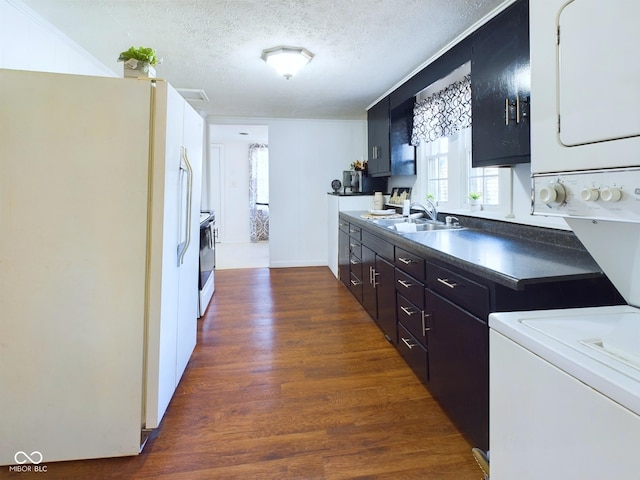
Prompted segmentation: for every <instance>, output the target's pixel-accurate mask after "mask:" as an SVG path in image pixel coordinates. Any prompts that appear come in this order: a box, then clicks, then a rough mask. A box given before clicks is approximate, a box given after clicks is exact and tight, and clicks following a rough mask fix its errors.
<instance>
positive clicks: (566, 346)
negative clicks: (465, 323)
mask: <svg viewBox="0 0 640 480" xmlns="http://www.w3.org/2000/svg"><path fill="white" fill-rule="evenodd" d="M530 14H531V17H530V24H531V143H532V152H531V156H532V164H531V167H532V213H533V214H534V215H556V216H562V217H564V218H565V220H566V221H567V223H568V224H569V226H570V227H571V229H572V230H573V231H574V232H575V233H576V235H577V236H578V238H579V239H580V240H581V241H582V243H583V244H584V245H585V247H586V248H587V249H588V250H589V252H590V253H591V255H592V256H593V257H594V259H595V260H596V261H597V262H598V264H599V265H600V267H601V268H602V269H603V271H604V272H605V273H606V274H607V276H608V277H609V278H610V279H611V281H612V282H613V283H614V285H615V286H616V287H617V288H618V290H619V292H620V293H621V294H622V296H623V297H624V298H625V300H626V301H627V303H628V305H626V306H614V307H596V308H581V309H567V310H554V311H535V312H509V313H494V314H491V316H490V317H489V325H490V327H491V330H490V427H489V431H490V450H491V478H492V480H513V479H518V480H527V479H537V480H538V479H545V480H554V479H563V480H565V479H574V478H575V479H578V478H579V479H580V480H590V479H593V480H595V479H603V478H607V479H620V480H626V479H631V478H639V474H638V471H639V467H638V459H637V451H638V450H637V449H638V446H639V445H640V308H638V307H639V306H640V88H639V86H640V67H639V62H637V61H636V57H637V55H636V48H637V46H638V45H640V29H638V27H637V18H638V17H640V4H638V3H637V2H635V1H632V0H612V1H611V2H606V4H604V3H603V2H600V1H599V0H572V1H567V0H548V1H547V2H539V1H538V2H536V1H533V2H531V4H530Z"/></svg>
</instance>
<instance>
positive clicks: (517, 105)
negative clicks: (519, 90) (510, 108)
mask: <svg viewBox="0 0 640 480" xmlns="http://www.w3.org/2000/svg"><path fill="white" fill-rule="evenodd" d="M516 123H520V95H516Z"/></svg>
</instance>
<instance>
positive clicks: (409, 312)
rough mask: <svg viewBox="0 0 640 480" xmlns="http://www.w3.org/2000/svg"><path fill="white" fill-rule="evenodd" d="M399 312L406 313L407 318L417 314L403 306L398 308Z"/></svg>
mask: <svg viewBox="0 0 640 480" xmlns="http://www.w3.org/2000/svg"><path fill="white" fill-rule="evenodd" d="M400 310H402V311H403V312H404V313H406V314H407V315H409V316H411V315H413V314H414V313H417V312H415V311H413V310H409V309H408V308H407V307H405V306H402V307H400Z"/></svg>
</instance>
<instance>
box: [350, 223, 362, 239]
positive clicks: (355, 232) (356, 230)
mask: <svg viewBox="0 0 640 480" xmlns="http://www.w3.org/2000/svg"><path fill="white" fill-rule="evenodd" d="M349 235H351V236H352V237H353V238H355V239H356V240H360V239H361V238H362V237H361V235H362V231H361V230H360V227H357V226H355V225H353V224H349Z"/></svg>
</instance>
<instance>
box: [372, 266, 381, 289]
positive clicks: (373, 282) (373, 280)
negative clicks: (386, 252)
mask: <svg viewBox="0 0 640 480" xmlns="http://www.w3.org/2000/svg"><path fill="white" fill-rule="evenodd" d="M371 271H372V275H371V283H372V284H373V286H374V287H377V286H378V285H380V284H379V283H378V282H376V277H377V276H378V275H380V274H379V273H378V272H376V269H375V268H372V269H371Z"/></svg>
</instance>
